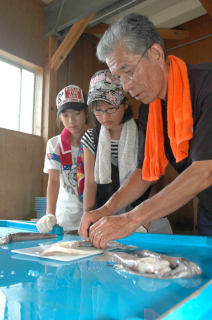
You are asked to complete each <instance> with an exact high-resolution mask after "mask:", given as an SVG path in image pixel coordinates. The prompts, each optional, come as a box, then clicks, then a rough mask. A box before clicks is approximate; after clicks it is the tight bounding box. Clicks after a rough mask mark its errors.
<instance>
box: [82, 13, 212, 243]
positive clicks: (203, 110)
mask: <svg viewBox="0 0 212 320" xmlns="http://www.w3.org/2000/svg"><path fill="white" fill-rule="evenodd" d="M97 56H98V58H99V60H100V61H102V62H106V63H107V65H108V67H109V68H110V70H111V72H112V74H113V75H114V81H117V82H120V83H121V84H122V86H123V88H124V90H125V91H127V92H129V93H130V94H131V96H133V97H135V99H137V100H139V101H142V103H141V105H140V109H139V150H138V162H137V168H136V169H135V171H134V172H133V173H132V174H131V175H130V177H129V178H128V180H127V181H126V182H125V183H124V184H123V185H122V187H121V188H120V189H119V190H118V191H117V192H116V193H115V194H114V195H113V197H112V198H110V200H109V201H108V202H107V203H106V204H105V205H104V206H103V207H101V208H100V209H98V210H95V211H90V212H85V213H84V215H83V217H82V220H81V224H80V227H79V234H80V235H81V236H82V237H83V238H84V239H87V238H88V237H89V238H90V240H91V242H92V243H93V244H94V245H95V246H96V247H101V248H105V246H106V244H107V242H108V241H110V240H113V239H119V238H123V237H126V236H129V235H130V234H132V233H133V232H134V231H135V230H136V229H137V228H138V227H139V226H141V225H143V224H145V223H148V222H151V221H153V220H155V219H158V218H161V217H164V216H166V215H168V214H170V213H171V212H173V211H175V210H177V209H178V208H180V207H181V206H183V205H184V204H186V203H187V202H188V201H189V200H191V199H192V198H193V197H195V196H197V197H198V199H199V204H198V233H199V234H200V235H212V187H211V185H212V142H211V136H212V63H204V64H199V65H191V64H185V62H183V61H182V60H181V59H179V58H177V57H175V56H168V57H166V53H165V50H164V45H163V42H162V39H161V37H160V35H159V34H158V32H157V29H156V28H155V27H154V25H153V24H152V23H151V22H150V21H149V20H148V18H146V17H144V16H141V15H137V14H130V15H127V16H125V17H123V18H121V19H120V20H119V21H117V22H116V23H115V24H113V25H111V27H110V28H109V29H108V30H107V31H106V32H105V34H104V35H103V37H102V39H101V40H100V42H99V44H98V47H97ZM168 162H170V164H171V165H172V166H173V167H174V168H175V169H176V171H177V172H178V173H179V176H178V177H177V178H176V179H175V180H174V181H172V183H170V184H169V185H168V186H167V187H165V188H164V189H162V191H160V192H159V193H157V194H156V195H155V196H153V197H152V198H150V199H148V200H146V201H144V202H143V203H142V204H140V205H139V206H137V207H135V208H134V209H133V210H132V211H130V212H128V213H126V214H123V215H120V216H116V215H114V214H115V213H116V212H117V211H118V210H120V209H121V208H123V207H126V206H127V205H128V204H129V203H132V202H133V201H135V200H136V199H137V198H139V197H140V196H141V195H142V194H143V193H144V192H145V191H146V190H147V189H148V188H149V186H150V185H151V184H153V183H154V182H155V181H157V180H158V179H159V178H160V176H162V175H164V173H165V169H166V166H167V164H168Z"/></svg>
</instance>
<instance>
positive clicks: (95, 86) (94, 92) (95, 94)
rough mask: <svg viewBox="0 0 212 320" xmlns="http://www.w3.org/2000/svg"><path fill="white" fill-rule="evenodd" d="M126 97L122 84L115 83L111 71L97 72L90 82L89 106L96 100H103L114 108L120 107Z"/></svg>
mask: <svg viewBox="0 0 212 320" xmlns="http://www.w3.org/2000/svg"><path fill="white" fill-rule="evenodd" d="M125 97H126V93H125V91H124V90H123V89H122V86H121V85H120V84H117V83H114V82H113V80H112V75H111V72H110V70H100V71H98V72H96V73H95V74H94V75H93V77H92V78H91V81H90V86H89V91H88V104H90V103H91V102H93V101H96V100H103V101H105V102H107V103H110V104H112V105H114V106H119V105H120V104H121V103H122V101H123V99H124V98H125Z"/></svg>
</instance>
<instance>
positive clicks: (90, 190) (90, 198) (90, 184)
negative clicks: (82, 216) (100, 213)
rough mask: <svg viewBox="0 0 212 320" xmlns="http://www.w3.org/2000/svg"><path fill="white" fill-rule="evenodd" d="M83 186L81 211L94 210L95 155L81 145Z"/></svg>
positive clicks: (95, 190)
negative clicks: (83, 174) (83, 173)
mask: <svg viewBox="0 0 212 320" xmlns="http://www.w3.org/2000/svg"><path fill="white" fill-rule="evenodd" d="M83 152H84V171H85V186H84V194H83V212H88V211H91V210H94V208H95V203H96V192H97V184H96V183H95V181H94V166H95V155H94V154H93V153H91V152H90V151H89V150H88V148H86V147H85V146H83Z"/></svg>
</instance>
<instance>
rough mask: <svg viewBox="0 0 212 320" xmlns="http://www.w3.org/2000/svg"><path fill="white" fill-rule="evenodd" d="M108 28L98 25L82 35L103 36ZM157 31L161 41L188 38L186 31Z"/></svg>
mask: <svg viewBox="0 0 212 320" xmlns="http://www.w3.org/2000/svg"><path fill="white" fill-rule="evenodd" d="M211 1H212V0H211ZM108 28H109V25H108V24H104V23H99V24H97V25H96V26H94V27H91V28H88V29H85V31H84V32H83V33H88V34H89V33H90V34H104V32H105V31H106V30H107V29H108ZM157 30H158V32H159V34H160V36H161V37H162V38H163V39H169V40H170V39H171V40H181V39H184V38H187V37H188V36H189V31H186V30H175V29H157Z"/></svg>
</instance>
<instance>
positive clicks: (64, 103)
mask: <svg viewBox="0 0 212 320" xmlns="http://www.w3.org/2000/svg"><path fill="white" fill-rule="evenodd" d="M56 105H57V115H59V114H60V113H61V112H62V111H64V110H65V109H73V110H77V111H82V110H83V109H85V108H87V98H86V95H85V94H84V92H83V91H82V89H80V88H79V87H77V86H75V85H70V86H67V87H65V88H63V90H61V91H60V92H59V93H58V95H57V98H56Z"/></svg>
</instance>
